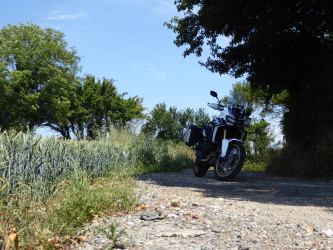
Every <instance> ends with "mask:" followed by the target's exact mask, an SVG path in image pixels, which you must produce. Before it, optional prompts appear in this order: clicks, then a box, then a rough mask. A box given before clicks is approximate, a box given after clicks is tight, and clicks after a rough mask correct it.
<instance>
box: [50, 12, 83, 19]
mask: <svg viewBox="0 0 333 250" xmlns="http://www.w3.org/2000/svg"><path fill="white" fill-rule="evenodd" d="M86 15H87V14H86V13H85V12H84V11H80V12H77V13H74V14H67V13H64V12H62V11H55V12H53V13H51V14H50V15H49V16H47V17H46V18H45V20H52V21H62V20H74V19H79V18H82V17H85V16H86Z"/></svg>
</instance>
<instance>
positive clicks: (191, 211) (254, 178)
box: [82, 170, 333, 249]
mask: <svg viewBox="0 0 333 250" xmlns="http://www.w3.org/2000/svg"><path fill="white" fill-rule="evenodd" d="M137 183H138V187H137V191H138V192H143V195H142V197H141V200H142V202H143V204H144V205H145V206H146V208H147V211H149V212H154V211H155V212H156V211H158V212H159V216H158V217H159V219H153V220H144V219H142V216H141V215H142V214H143V213H144V212H142V211H141V212H137V213H135V214H126V215H123V216H121V217H110V221H114V220H117V221H119V222H120V224H121V227H122V228H123V229H124V230H125V231H126V233H127V234H126V236H124V237H122V238H121V241H122V242H125V243H126V244H127V248H128V249H333V181H326V182H325V181H309V180H300V179H292V178H282V177H275V176H272V175H270V174H267V173H264V172H241V173H240V174H239V175H238V177H237V178H236V179H235V180H234V181H231V182H220V181H218V180H217V179H216V178H215V177H214V174H213V171H208V173H207V175H206V176H205V177H204V178H197V177H194V175H193V173H192V171H191V170H184V171H182V172H180V173H179V172H178V173H175V172H173V173H157V174H151V175H145V176H141V177H139V178H138V181H137ZM161 218H162V219H161ZM101 226H102V224H101V223H100V222H96V223H95V224H94V225H92V228H99V227H101ZM93 231H94V230H92V232H93ZM95 232H96V231H95ZM89 236H90V237H89V240H88V241H87V242H86V243H85V245H84V247H83V248H82V249H103V247H105V246H106V245H107V244H108V242H109V241H108V239H106V238H105V237H104V236H103V235H102V234H100V233H97V234H90V235H89Z"/></svg>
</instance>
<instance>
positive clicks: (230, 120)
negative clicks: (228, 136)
mask: <svg viewBox="0 0 333 250" xmlns="http://www.w3.org/2000/svg"><path fill="white" fill-rule="evenodd" d="M227 122H229V123H231V124H235V123H236V120H235V119H234V118H232V117H230V116H228V115H227Z"/></svg>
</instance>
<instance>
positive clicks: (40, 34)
mask: <svg viewBox="0 0 333 250" xmlns="http://www.w3.org/2000/svg"><path fill="white" fill-rule="evenodd" d="M79 59H80V58H79V57H78V56H77V55H76V51H75V50H74V49H69V48H68V44H67V42H66V41H65V40H64V34H63V33H61V32H59V31H56V30H53V29H50V28H47V29H45V30H43V29H41V28H40V27H38V26H37V25H33V24H21V25H20V26H14V25H13V26H12V25H8V26H6V27H4V28H3V29H2V30H1V31H0V61H1V63H0V71H1V72H0V88H1V93H0V99H1V109H0V126H1V127H2V129H8V128H16V129H23V130H24V129H26V128H27V126H28V127H29V128H33V127H34V126H39V125H41V124H43V123H45V122H50V121H54V120H61V121H62V123H64V124H67V125H68V124H69V121H68V117H69V116H70V115H71V113H72V112H73V111H72V110H71V107H70V103H71V100H70V99H71V97H72V95H73V92H75V91H74V90H75V84H76V83H77V78H76V74H77V72H78V70H79V67H78V62H79Z"/></svg>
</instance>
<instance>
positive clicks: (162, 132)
mask: <svg viewBox="0 0 333 250" xmlns="http://www.w3.org/2000/svg"><path fill="white" fill-rule="evenodd" d="M208 122H209V116H208V115H207V114H206V113H205V111H204V109H199V110H198V111H194V110H193V109H191V108H187V109H186V110H177V108H176V107H170V108H167V106H166V104H165V103H159V104H157V105H156V106H155V107H154V109H153V110H152V111H151V113H150V117H149V118H148V119H147V122H146V123H145V124H144V125H143V127H142V131H143V132H144V133H148V134H153V135H156V136H157V137H158V138H161V139H164V140H166V139H169V140H175V141H178V142H179V141H182V140H183V138H184V128H185V127H186V125H188V124H189V123H195V124H206V123H208Z"/></svg>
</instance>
